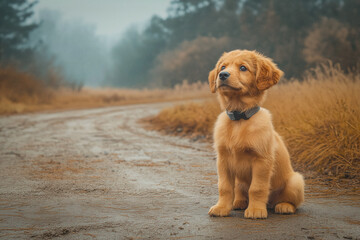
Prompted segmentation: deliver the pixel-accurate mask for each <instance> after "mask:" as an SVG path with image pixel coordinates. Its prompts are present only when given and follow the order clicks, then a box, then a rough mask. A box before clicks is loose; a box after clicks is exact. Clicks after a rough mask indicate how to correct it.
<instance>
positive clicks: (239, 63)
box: [209, 50, 283, 96]
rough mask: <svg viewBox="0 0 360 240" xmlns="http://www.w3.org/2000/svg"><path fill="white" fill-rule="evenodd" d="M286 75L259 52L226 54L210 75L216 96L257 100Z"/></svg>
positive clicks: (210, 83)
mask: <svg viewBox="0 0 360 240" xmlns="http://www.w3.org/2000/svg"><path fill="white" fill-rule="evenodd" d="M282 75H283V72H282V71H281V70H280V69H279V68H278V67H277V66H276V64H275V63H273V61H272V60H271V59H270V58H267V57H265V56H263V55H261V54H260V53H258V52H256V51H247V50H235V51H231V52H228V53H224V54H223V55H222V56H221V57H220V59H219V61H218V62H217V64H216V66H215V68H214V69H213V70H212V71H210V73H209V85H210V89H211V91H212V92H213V93H215V92H216V91H219V92H220V94H222V95H244V96H255V95H258V94H260V93H262V92H263V91H264V90H266V89H268V88H270V87H271V86H273V85H275V84H276V83H277V82H278V81H279V80H280V78H281V76H282Z"/></svg>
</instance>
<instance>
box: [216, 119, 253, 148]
mask: <svg viewBox="0 0 360 240" xmlns="http://www.w3.org/2000/svg"><path fill="white" fill-rule="evenodd" d="M250 139H251V132H250V131H249V127H248V124H247V122H235V123H232V122H231V123H230V124H224V125H220V126H218V127H217V128H216V129H215V143H216V145H218V146H224V147H226V148H227V149H229V151H231V152H246V151H248V150H249V149H250V148H251V146H250V145H251V141H249V140H250Z"/></svg>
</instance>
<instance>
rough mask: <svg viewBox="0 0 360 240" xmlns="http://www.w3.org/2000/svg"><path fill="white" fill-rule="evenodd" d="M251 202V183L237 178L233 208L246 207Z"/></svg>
mask: <svg viewBox="0 0 360 240" xmlns="http://www.w3.org/2000/svg"><path fill="white" fill-rule="evenodd" d="M248 203H249V185H248V184H246V183H244V182H242V181H240V180H239V179H238V178H236V180H235V200H234V203H233V209H246V208H247V207H248Z"/></svg>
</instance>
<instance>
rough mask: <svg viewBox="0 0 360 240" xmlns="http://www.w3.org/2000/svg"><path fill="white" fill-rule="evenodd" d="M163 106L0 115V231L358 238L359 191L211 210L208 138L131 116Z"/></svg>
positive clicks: (65, 235) (44, 235) (15, 235)
mask: <svg viewBox="0 0 360 240" xmlns="http://www.w3.org/2000/svg"><path fill="white" fill-rule="evenodd" d="M171 105H172V103H156V104H143V105H130V106H122V107H109V108H100V109H91V110H76V111H66V112H58V113H41V114H39V113H38V114H26V115H16V116H7V117H6V116H4V117H1V118H0V166H1V167H0V238H1V239H29V238H30V239H52V238H54V239H56V238H58V239H60V238H61V239H146V238H150V239H209V238H210V239H360V228H359V225H360V215H359V212H360V206H359V202H360V201H359V200H360V197H359V195H352V196H347V195H341V196H339V194H336V193H331V192H328V193H327V194H325V195H324V194H320V195H317V194H316V192H314V189H316V188H314V187H313V186H311V188H310V187H307V189H306V196H307V199H306V202H305V204H304V205H302V206H301V207H300V209H299V210H298V211H297V213H296V214H295V215H277V214H274V213H273V211H272V210H269V211H270V214H269V218H268V219H266V220H248V219H244V211H233V212H232V214H231V216H230V217H226V218H212V217H209V216H208V215H207V212H208V209H209V208H210V207H211V206H212V205H213V204H215V203H216V200H217V186H216V183H217V177H216V162H215V155H214V153H213V151H212V149H211V146H210V145H209V144H208V143H201V142H198V141H192V140H191V139H187V138H179V137H174V136H164V135H161V134H159V133H158V132H154V131H149V130H146V129H144V128H143V127H142V126H141V124H140V123H138V120H139V119H140V118H143V117H147V116H150V115H154V114H157V113H158V112H159V111H160V110H161V109H162V108H164V107H169V106H171ZM298 170H300V171H301V169H298ZM324 192H327V191H324Z"/></svg>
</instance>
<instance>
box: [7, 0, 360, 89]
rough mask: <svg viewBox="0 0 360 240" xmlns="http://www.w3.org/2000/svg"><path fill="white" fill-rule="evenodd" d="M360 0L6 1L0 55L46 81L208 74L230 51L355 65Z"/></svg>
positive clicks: (289, 68)
mask: <svg viewBox="0 0 360 240" xmlns="http://www.w3.org/2000/svg"><path fill="white" fill-rule="evenodd" d="M359 10H360V2H359V1H358V0H346V1H345V0H316V1H314V0H302V1H300V0H289V1H281V0H272V1H265V0H172V1H170V0H169V1H165V0H155V1H140V0H138V1H132V2H129V1H115V0H106V1H95V0H90V1H89V0H76V1H70V0H62V1H56V0H40V1H38V2H34V1H26V0H19V1H11V0H1V4H0V16H1V17H0V19H1V25H0V30H1V31H0V43H1V49H0V64H1V66H8V65H12V66H16V68H19V69H21V70H22V71H27V72H29V73H31V74H33V75H35V76H36V77H37V78H38V79H39V81H42V82H43V83H45V84H46V85H48V86H50V87H59V86H61V85H69V86H71V87H72V88H75V89H81V87H82V86H83V85H86V86H94V87H99V86H110V87H131V88H145V87H173V86H175V85H176V84H178V83H181V82H183V81H184V80H186V81H187V82H190V83H192V82H197V81H201V82H206V81H207V74H208V72H209V70H211V69H212V68H213V66H214V65H215V63H216V60H217V59H218V58H219V56H220V55H221V54H222V53H223V52H224V51H230V50H233V49H249V50H253V49H256V50H257V51H259V52H261V53H263V54H265V55H267V56H269V57H271V58H273V59H274V61H275V62H276V63H278V65H279V67H280V68H281V69H282V70H283V71H284V72H285V77H286V78H287V79H290V78H292V77H295V78H301V77H302V76H303V74H304V72H306V70H307V69H310V68H311V67H314V66H316V64H319V63H322V62H326V61H329V60H331V61H333V62H334V63H339V64H340V65H341V67H342V68H343V69H344V70H345V71H348V70H354V69H356V68H357V67H358V66H359V53H360V41H359V39H360V12H359Z"/></svg>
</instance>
